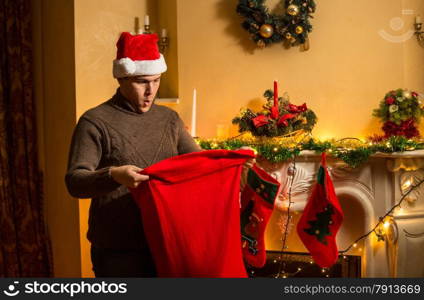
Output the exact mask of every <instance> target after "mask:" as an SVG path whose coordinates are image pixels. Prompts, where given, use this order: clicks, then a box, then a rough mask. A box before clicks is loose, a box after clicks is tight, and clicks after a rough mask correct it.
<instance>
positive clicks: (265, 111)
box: [261, 109, 269, 116]
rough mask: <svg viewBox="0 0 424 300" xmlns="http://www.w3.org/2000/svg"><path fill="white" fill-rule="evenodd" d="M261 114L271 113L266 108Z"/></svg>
mask: <svg viewBox="0 0 424 300" xmlns="http://www.w3.org/2000/svg"><path fill="white" fill-rule="evenodd" d="M261 114H263V115H265V116H267V115H269V110H268V109H264V110H263V111H261Z"/></svg>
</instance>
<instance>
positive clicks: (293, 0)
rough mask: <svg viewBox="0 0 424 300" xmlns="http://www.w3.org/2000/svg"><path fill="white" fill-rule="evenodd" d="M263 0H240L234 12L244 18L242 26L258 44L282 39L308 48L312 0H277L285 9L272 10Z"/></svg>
mask: <svg viewBox="0 0 424 300" xmlns="http://www.w3.org/2000/svg"><path fill="white" fill-rule="evenodd" d="M265 1H266V0H240V1H239V3H238V5H237V10H236V11H237V13H238V14H239V15H240V16H242V17H243V18H244V20H243V23H242V26H243V28H244V29H246V30H247V31H248V32H249V33H250V36H251V39H252V40H253V41H254V42H255V43H256V45H257V46H258V47H259V48H264V47H266V46H267V45H269V44H272V43H280V42H284V43H286V45H288V46H297V45H304V46H305V50H307V49H308V47H309V46H308V34H309V32H311V31H312V25H311V23H310V22H309V19H310V18H312V13H314V12H315V8H316V5H315V2H314V1H313V0H286V1H283V0H282V1H281V5H284V8H285V13H284V14H282V15H276V14H272V13H271V12H270V11H269V9H268V8H267V7H266V5H265Z"/></svg>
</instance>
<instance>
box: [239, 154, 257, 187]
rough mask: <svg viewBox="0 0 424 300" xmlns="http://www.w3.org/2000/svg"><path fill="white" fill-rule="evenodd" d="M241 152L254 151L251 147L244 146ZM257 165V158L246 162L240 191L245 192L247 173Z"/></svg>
mask: <svg viewBox="0 0 424 300" xmlns="http://www.w3.org/2000/svg"><path fill="white" fill-rule="evenodd" d="M239 150H253V149H252V148H250V147H247V146H243V147H241V148H239ZM255 163H256V159H255V158H250V159H248V160H246V162H245V163H244V165H243V170H242V172H241V179H240V190H243V189H244V187H245V186H246V183H247V173H248V172H249V169H250V168H252V167H253V165H254V164H255Z"/></svg>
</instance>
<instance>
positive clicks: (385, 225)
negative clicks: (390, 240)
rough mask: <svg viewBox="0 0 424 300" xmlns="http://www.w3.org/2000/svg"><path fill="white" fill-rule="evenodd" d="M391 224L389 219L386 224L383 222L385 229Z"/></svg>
mask: <svg viewBox="0 0 424 300" xmlns="http://www.w3.org/2000/svg"><path fill="white" fill-rule="evenodd" d="M389 226H390V222H389V221H385V222H384V224H383V227H384V229H387V228H389Z"/></svg>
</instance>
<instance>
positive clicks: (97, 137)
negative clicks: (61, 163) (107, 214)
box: [65, 117, 120, 198]
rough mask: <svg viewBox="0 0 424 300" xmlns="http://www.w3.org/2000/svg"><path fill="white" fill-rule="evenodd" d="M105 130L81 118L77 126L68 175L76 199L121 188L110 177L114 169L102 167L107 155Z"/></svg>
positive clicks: (66, 178)
mask: <svg viewBox="0 0 424 300" xmlns="http://www.w3.org/2000/svg"><path fill="white" fill-rule="evenodd" d="M102 139H104V136H102V133H101V131H100V130H99V128H98V127H96V126H95V125H94V124H93V123H92V122H91V121H89V120H87V119H85V118H84V117H82V118H80V120H79V121H78V124H77V126H76V127H75V130H74V134H73V137H72V142H71V147H70V151H69V160H68V170H67V173H66V176H65V183H66V187H67V188H68V191H69V194H71V196H73V197H76V198H94V197H99V196H102V195H105V194H107V193H110V192H112V191H113V190H115V189H116V188H118V187H119V186H120V184H119V183H117V182H116V181H114V180H113V178H112V177H111V175H110V172H109V169H110V167H105V168H100V169H99V168H98V166H99V162H100V160H101V157H102V154H103V152H104V149H103V146H102V145H103V144H102Z"/></svg>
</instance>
